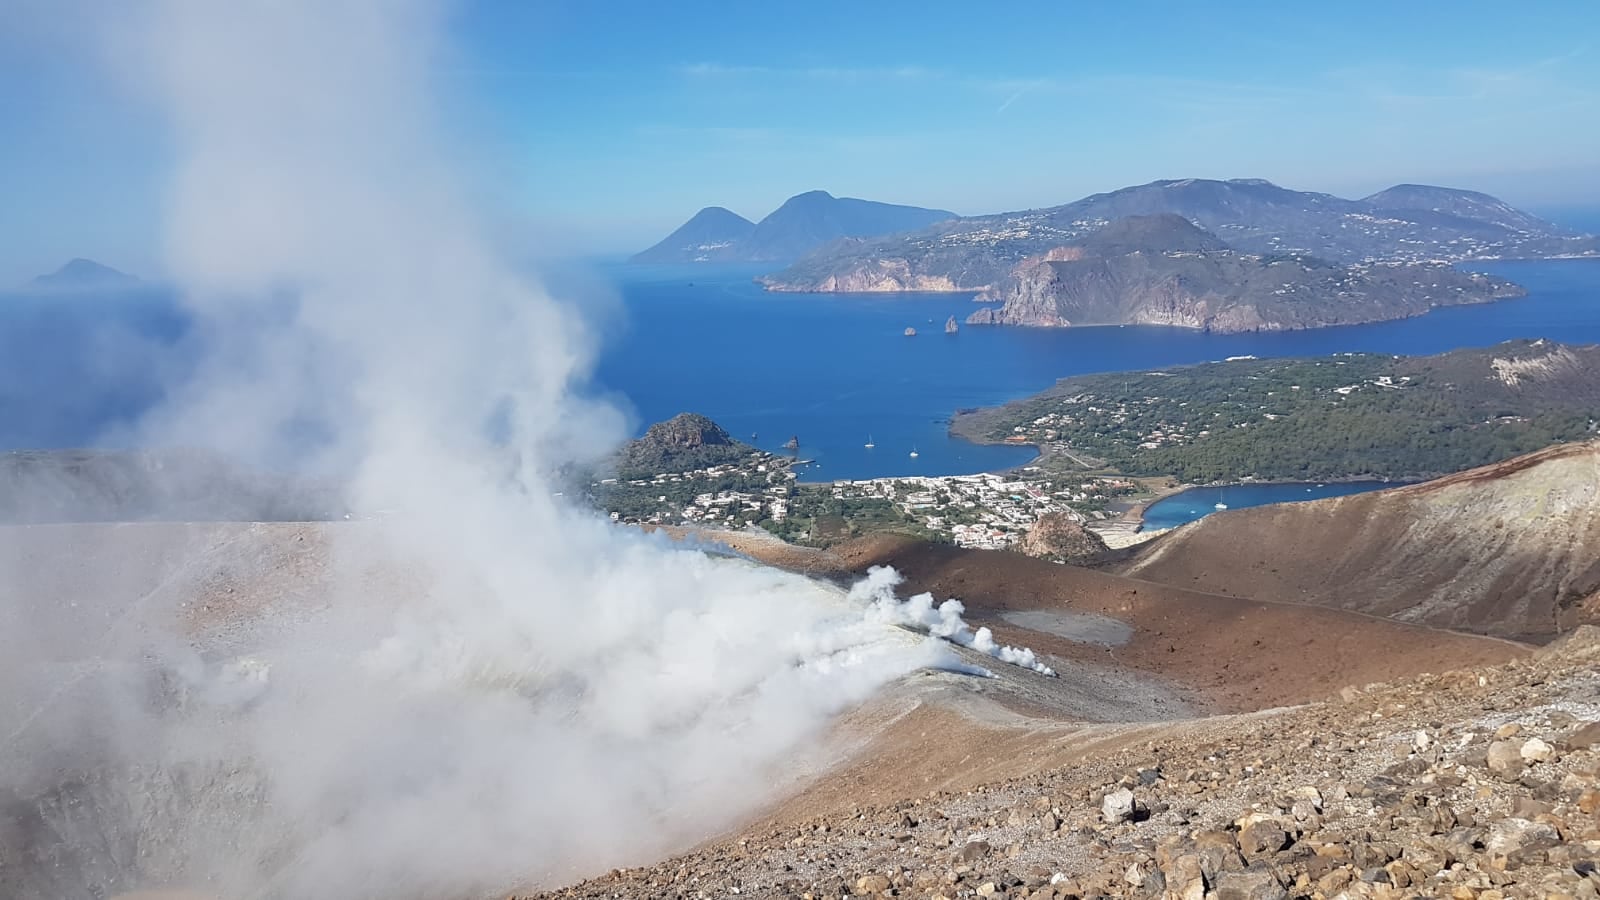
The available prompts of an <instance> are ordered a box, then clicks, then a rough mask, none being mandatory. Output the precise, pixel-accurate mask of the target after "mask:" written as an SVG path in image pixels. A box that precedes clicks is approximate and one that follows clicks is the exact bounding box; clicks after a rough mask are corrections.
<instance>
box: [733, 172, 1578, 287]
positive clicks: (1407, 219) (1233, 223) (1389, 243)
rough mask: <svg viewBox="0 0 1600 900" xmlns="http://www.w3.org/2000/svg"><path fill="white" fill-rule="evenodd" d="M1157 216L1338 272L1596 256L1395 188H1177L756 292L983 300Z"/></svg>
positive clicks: (1114, 196)
mask: <svg viewBox="0 0 1600 900" xmlns="http://www.w3.org/2000/svg"><path fill="white" fill-rule="evenodd" d="M1163 214H1171V215H1177V216H1182V217H1183V218H1185V219H1188V220H1190V221H1191V222H1193V223H1195V224H1196V225H1197V226H1199V227H1200V228H1203V229H1205V230H1208V231H1210V232H1213V233H1214V234H1215V235H1216V236H1217V237H1219V238H1220V239H1221V240H1223V241H1224V242H1226V244H1227V245H1228V246H1229V247H1232V248H1234V249H1235V250H1238V251H1240V252H1244V253H1256V254H1263V255H1279V254H1282V255H1293V256H1315V257H1319V258H1322V259H1327V260H1332V261H1335V262H1341V263H1372V262H1436V263H1442V262H1457V261H1461V260H1468V259H1497V258H1512V257H1529V258H1544V257H1552V256H1578V255H1587V256H1600V238H1597V237H1595V236H1593V235H1574V234H1572V233H1571V232H1569V231H1567V230H1566V229H1563V228H1560V227H1558V226H1556V225H1553V224H1551V223H1549V222H1545V221H1543V220H1541V219H1538V218H1536V217H1534V216H1530V215H1528V214H1527V213H1523V212H1521V211H1519V210H1516V209H1513V208H1512V207H1510V206H1508V205H1506V204H1504V203H1502V202H1500V201H1498V200H1495V199H1494V198H1492V197H1489V196H1487V195H1484V194H1479V193H1476V192H1473V191H1458V190H1454V189H1451V188H1439V187H1425V186H1419V185H1400V186H1397V187H1395V188H1391V189H1389V190H1387V191H1383V192H1380V193H1378V194H1374V195H1372V196H1371V197H1368V198H1365V199H1363V200H1346V199H1343V198H1340V197H1335V196H1332V195H1331V194H1321V193H1312V192H1305V191H1294V190H1289V189H1287V188H1282V187H1279V186H1277V185H1275V184H1272V183H1270V182H1266V181H1262V180H1260V179H1252V178H1245V179H1232V180H1229V181H1212V180H1208V179H1197V178H1189V179H1183V180H1179V181H1154V182H1151V183H1149V184H1144V185H1138V186H1135V187H1127V188H1123V189H1121V190H1118V191H1113V192H1111V193H1108V194H1095V195H1093V196H1089V197H1085V198H1083V199H1082V200H1078V201H1076V202H1073V203H1068V204H1065V205H1063V206H1055V207H1050V208H1046V209H1033V210H1022V211H1018V212H1009V213H1000V214H997V215H988V216H972V217H968V218H962V219H956V220H953V221H947V222H940V223H937V224H935V225H931V226H929V227H926V228H923V229H922V230H920V231H914V232H908V233H905V234H895V235H889V236H887V237H879V238H872V239H865V240H856V241H848V242H843V243H839V244H834V245H830V246H828V247H824V248H822V249H820V250H818V251H816V252H815V253H812V254H811V255H810V256H807V257H806V258H804V259H802V260H799V261H798V262H796V263H795V264H794V265H792V266H790V267H789V268H788V269H786V270H784V271H782V272H778V273H775V274H773V275H769V276H766V277H765V278H763V279H762V282H763V283H764V284H765V285H766V286H767V288H768V289H769V290H779V291H846V290H849V291H855V290H881V291H899V290H950V291H977V290H983V289H985V288H989V287H993V286H994V285H996V284H998V283H999V281H1000V279H1002V278H1003V277H1004V276H1005V275H1006V274H1007V273H1009V272H1010V271H1011V269H1012V268H1013V267H1014V266H1015V265H1016V264H1017V263H1019V262H1022V261H1023V260H1025V259H1028V258H1030V257H1037V256H1041V255H1043V254H1045V253H1046V252H1048V251H1050V250H1052V249H1054V248H1056V247H1060V246H1063V245H1066V244H1069V243H1072V242H1074V241H1076V240H1077V239H1079V238H1082V237H1084V236H1085V235H1088V234H1091V233H1093V232H1095V231H1098V230H1100V229H1101V228H1103V227H1105V226H1106V225H1108V224H1109V223H1111V222H1114V221H1116V220H1118V219H1123V218H1126V217H1128V216H1151V215H1163Z"/></svg>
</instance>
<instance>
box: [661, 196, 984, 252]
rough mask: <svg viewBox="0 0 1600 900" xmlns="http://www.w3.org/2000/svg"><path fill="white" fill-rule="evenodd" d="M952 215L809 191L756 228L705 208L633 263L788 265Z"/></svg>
mask: <svg viewBox="0 0 1600 900" xmlns="http://www.w3.org/2000/svg"><path fill="white" fill-rule="evenodd" d="M955 217H956V214H955V213H953V212H950V211H949V210H944V209H923V208H922V207H919V206H899V205H896V204H893V203H878V202H876V201H872V200H857V199H855V198H853V197H835V196H833V195H832V194H829V193H828V192H826V191H807V192H806V193H804V194H796V195H795V196H793V197H790V198H789V199H788V200H786V201H784V203H783V205H782V206H780V207H778V208H777V209H776V210H773V211H772V213H771V214H769V215H768V216H767V217H766V218H764V219H762V220H761V221H760V222H757V223H754V224H752V223H751V222H750V221H749V220H747V219H744V218H742V217H740V216H737V215H735V214H733V213H731V212H729V211H728V210H726V209H723V208H722V207H719V206H713V207H708V208H706V209H703V210H701V211H700V212H698V213H696V214H695V216H694V218H692V219H690V220H689V221H688V222H686V223H684V224H683V225H682V226H681V227H679V228H678V230H677V231H674V232H673V233H672V234H671V235H669V236H668V237H667V238H666V239H664V240H663V241H661V243H659V244H657V245H655V246H654V247H651V248H650V249H649V250H645V251H644V252H642V253H639V254H638V255H636V256H634V257H633V262H638V263H673V262H769V261H777V260H782V261H788V260H794V259H798V258H799V257H801V256H804V255H805V254H807V253H809V252H811V251H812V250H815V249H817V248H818V247H821V246H823V245H825V244H827V243H829V242H831V241H836V240H839V239H840V238H869V237H876V236H878V235H885V234H893V233H895V232H901V231H913V230H915V229H918V228H925V227H927V226H929V225H931V224H933V223H935V222H939V221H943V220H945V219H953V218H955Z"/></svg>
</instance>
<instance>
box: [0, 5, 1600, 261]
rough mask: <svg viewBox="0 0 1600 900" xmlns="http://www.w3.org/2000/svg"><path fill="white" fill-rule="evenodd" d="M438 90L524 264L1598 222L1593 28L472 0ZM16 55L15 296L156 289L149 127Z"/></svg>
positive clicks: (1271, 8) (1531, 17) (10, 68)
mask: <svg viewBox="0 0 1600 900" xmlns="http://www.w3.org/2000/svg"><path fill="white" fill-rule="evenodd" d="M449 28H450V38H451V52H450V53H449V54H448V55H447V56H446V57H444V58H443V59H441V60H440V62H439V72H438V75H439V81H440V84H441V86H442V89H443V92H442V93H443V96H444V97H446V98H447V100H448V102H449V105H450V109H451V115H452V125H453V127H454V128H455V129H456V132H457V144H458V146H459V149H460V151H461V155H462V157H463V159H464V160H465V161H466V162H467V164H468V167H469V169H470V170H471V171H472V173H473V183H474V186H475V187H476V189H477V190H478V191H479V193H480V194H481V196H482V199H483V200H484V201H485V202H486V203H487V204H488V205H490V206H491V211H492V213H493V215H494V216H495V222H496V223H497V225H498V227H499V228H500V229H501V233H502V235H503V237H504V239H505V240H506V241H508V242H509V243H510V244H512V245H513V246H516V245H519V244H527V245H529V246H536V247H538V248H540V249H541V250H543V251H545V252H552V253H561V252H623V251H628V250H632V249H638V248H639V247H642V246H644V245H647V244H649V243H651V242H653V241H654V240H655V239H656V238H658V237H660V236H661V235H662V234H664V233H665V232H666V231H667V230H670V229H671V228H672V227H674V226H676V225H677V224H678V223H679V222H681V221H682V220H683V219H685V218H687V217H688V216H689V215H690V214H692V213H693V212H694V211H695V210H696V209H698V208H699V207H701V206H705V205H710V204H717V205H723V206H728V207H730V208H732V209H733V210H735V211H736V212H739V213H741V214H743V215H745V216H747V217H749V218H751V219H758V218H760V217H761V216H762V215H765V214H766V213H767V212H769V211H771V209H773V208H774V207H775V206H777V205H778V204H779V203H780V202H781V201H782V200H783V199H784V198H785V197H787V196H789V195H791V194H794V193H798V192H800V191H804V190H809V189H813V188H823V189H826V190H829V191H832V192H833V193H835V194H840V195H850V196H859V197H866V198H870V199H881V200H889V201H894V202H902V203H915V204H920V205H927V206H938V207H944V208H948V209H954V210H956V211H958V212H962V213H979V212H993V211H998V210H1003V209H1014V208H1023V207H1030V206H1047V205H1052V204H1055V203H1061V202H1066V201H1069V200H1072V199H1076V198H1077V197H1079V196H1082V195H1084V194H1087V193H1092V192H1095V191H1101V190H1110V189H1114V188H1116V187H1120V186H1123V185H1126V184H1133V183H1140V182H1145V181H1149V180H1152V179H1155V178H1169V177H1171V178H1175V177H1196V176H1197V177H1242V176H1250V177H1265V178H1270V179H1272V180H1274V181H1277V182H1279V183H1281V184H1284V185H1287V186H1290V187H1296V188H1302V189H1314V190H1326V191H1331V192H1334V193H1338V194H1342V195H1346V196H1352V195H1361V194H1364V193H1368V192H1371V191H1373V190H1377V189H1379V188H1382V187H1385V186H1387V185H1389V184H1392V183H1396V182H1402V181H1425V182H1432V183H1443V184H1450V185H1454V186H1461V187H1471V188H1477V189H1480V190H1487V191H1489V192H1491V193H1495V194H1498V195H1500V196H1502V197H1503V198H1505V199H1507V200H1509V201H1511V202H1513V203H1516V204H1519V205H1523V206H1527V207H1531V208H1534V209H1536V210H1545V211H1552V210H1559V209H1563V208H1580V207H1600V3H1596V2H1595V0H1572V2H1559V0H1546V2H1540V3H1536V4H1525V5H1523V6H1522V7H1520V8H1513V7H1509V6H1507V5H1506V4H1504V3H1479V2H1453V3H1395V2H1392V0H1390V2H1383V3H1364V2H1345V3H1340V4H1317V5H1311V4H1301V3H1295V2H1286V0H1280V2H1277V3H1233V4H1195V3H1176V2H1173V3H1154V2H1151V3H1137V2H1128V3H1117V4H1105V3H1083V2H1065V0H1056V2H1050V3H1009V4H975V3H960V4H953V3H937V2H928V0H923V2H916V3H900V2H841V3H835V2H811V3H807V4H804V5H783V4H774V3H749V2H741V3H733V2H729V3H708V2H693V0H679V2H675V3H662V4H657V3H628V4H619V3H604V2H584V3H577V2H573V3H555V2H544V3H528V2H511V0H505V2H490V0H478V2H471V0H469V2H464V3H461V4H459V5H458V7H457V8H456V10H455V11H454V13H453V14H452V15H451V17H450V19H449ZM42 30H43V29H35V30H32V31H30V29H29V28H27V27H23V28H21V29H11V30H10V31H11V35H10V37H4V36H0V125H3V132H0V133H3V135H4V140H3V141H0V197H3V198H4V204H3V208H4V212H3V213H0V281H4V280H14V279H15V278H20V277H24V276H25V275H27V274H32V273H34V272H37V271H40V270H43V269H47V268H53V267H54V266H56V265H59V263H60V262H61V261H63V260H65V259H66V258H67V257H70V256H76V255H83V256H91V257H95V258H98V259H103V260H104V261H106V262H109V263H111V264H113V265H118V266H120V267H125V268H129V269H132V270H134V271H149V270H152V269H154V268H157V267H158V266H159V263H158V262H157V260H158V259H159V255H160V248H159V242H158V238H157V235H158V234H159V231H160V217H161V208H162V199H161V198H162V195H163V185H164V180H165V178H166V174H167V172H168V171H169V169H170V166H171V162H172V160H171V158H170V148H169V147H168V146H167V144H166V141H165V138H164V136H163V134H162V132H161V128H160V124H159V123H158V122H154V121H151V120H150V119H149V118H148V117H146V116H144V115H143V114H142V113H141V112H140V111H139V110H138V109H137V108H136V107H132V106H130V105H129V104H128V103H127V102H126V98H125V97H124V96H121V95H120V94H119V93H118V89H117V85H116V84H115V79H113V78H109V77H108V76H107V75H106V74H105V71H104V70H103V69H96V68H94V67H93V66H90V65H88V64H87V63H86V62H85V59H84V56H83V55H82V54H72V53H63V52H60V51H61V48H60V47H58V46H53V45H52V42H51V41H50V40H49V39H48V36H46V37H45V38H44V39H41V34H40V32H41V31H42Z"/></svg>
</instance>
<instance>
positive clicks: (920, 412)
mask: <svg viewBox="0 0 1600 900" xmlns="http://www.w3.org/2000/svg"><path fill="white" fill-rule="evenodd" d="M1472 268H1474V269H1479V270H1486V271H1491V272H1494V273H1496V274H1500V275H1504V276H1506V277H1508V278H1511V279H1513V280H1515V281H1517V282H1519V283H1521V284H1523V285H1525V286H1526V287H1527V288H1528V289H1529V291H1530V295H1529V296H1528V297H1526V298H1524V299H1520V300H1511V301H1505V302H1501V303H1495V304H1488V305H1483V306H1475V307H1456V308H1450V309H1444V310H1439V311H1436V312H1433V313H1430V314H1428V315H1426V316H1421V317H1418V318H1415V319H1408V320H1403V321H1398V322H1387V323H1380V324H1374V325H1362V326H1353V327H1344V328H1327V329H1319V330H1314V331H1303V332H1293V333H1275V334H1239V335H1210V334H1201V333H1198V332H1193V331H1186V330H1181V329H1174V328H1159V327H1147V326H1127V327H1107V328H1082V329H1031V328H1000V327H989V328H978V327H973V328H968V327H966V326H964V325H963V326H962V328H961V330H960V332H959V333H958V334H955V335H946V334H945V333H944V331H943V327H944V322H945V320H946V319H947V318H949V317H950V316H952V315H954V316H955V317H956V319H957V321H958V322H959V321H963V320H964V319H965V318H966V316H967V314H969V313H970V312H971V311H972V310H973V309H975V308H977V306H976V304H975V303H974V302H973V300H972V297H971V296H970V295H966V294H909V295H878V294H869V295H850V294H822V295H806V294H774V293H766V292H764V291H762V290H761V289H760V287H759V286H758V285H756V284H755V283H754V282H753V281H752V279H753V278H754V277H755V276H756V275H758V274H760V273H761V272H762V270H763V268H761V267H719V268H705V267H695V266H686V267H673V268H658V267H634V266H627V265H625V264H617V265H612V266H605V267H600V268H598V269H596V268H589V269H586V270H584V272H583V274H582V276H581V277H576V278H575V277H570V275H569V276H563V277H557V278H555V279H554V280H553V281H552V282H551V283H552V285H553V287H554V289H555V290H556V292H557V294H558V296H561V297H563V298H566V299H568V300H569V301H571V302H572V303H573V304H574V306H575V307H577V308H578V310H579V311H580V313H581V314H583V315H584V316H585V317H586V318H588V319H590V320H591V321H593V322H594V323H595V326H596V328H597V329H598V330H599V332H600V333H601V335H602V338H603V341H604V342H603V346H602V349H601V355H600V359H599V363H598V370H597V371H596V373H595V384H594V390H595V391H596V392H597V393H600V394H602V395H604V396H606V397H607V398H608V399H610V400H612V401H613V402H616V403H618V404H620V405H622V406H624V407H625V408H626V409H628V410H629V411H630V413H631V415H632V416H633V421H634V423H635V425H636V430H637V431H640V432H642V431H643V430H644V428H645V427H647V426H648V425H649V424H651V423H652V422H656V421H659V420H661V419H665V418H668V417H670V416H672V415H674V414H676V413H679V412H683V411H686V410H691V411H696V412H700V413H704V414H706V415H708V416H710V417H711V418H713V419H715V420H716V421H718V422H720V423H721V424H722V425H724V426H725V427H726V428H727V429H728V430H729V431H730V432H732V433H733V434H734V436H736V437H738V438H741V439H744V440H749V441H751V442H753V443H755V444H757V445H758V446H761V447H764V448H767V449H770V450H774V451H777V450H780V449H781V446H782V444H783V443H784V442H785V441H787V440H788V439H789V438H790V437H791V436H792V437H797V438H798V439H799V443H800V449H799V455H800V457H802V458H803V459H807V460H812V461H813V463H812V466H811V467H810V468H809V470H808V471H807V472H806V476H805V477H807V478H808V479H811V480H832V479H842V478H870V477H881V476H894V475H907V474H926V475H944V474H958V473H970V472H977V471H984V470H993V469H998V468H1005V467H1008V466H1014V465H1018V464H1023V463H1026V462H1027V461H1028V460H1029V459H1030V458H1031V456H1032V451H1031V450H1030V449H1028V448H1020V447H989V446H976V445H973V444H970V443H967V442H965V441H960V440H956V439H953V438H951V437H950V436H949V435H948V433H947V426H948V423H949V419H950V415H951V414H952V413H953V412H954V411H955V410H957V409H959V408H962V407H972V406H983V405H989V404H994V403H1000V402H1003V401H1006V400H1010V399H1014V398H1017V397H1022V396H1025V395H1027V394H1031V393H1033V392H1036V391H1039V390H1042V389H1044V388H1046V387H1048V386H1049V385H1050V384H1051V383H1052V382H1053V381H1055V379H1057V378H1060V377H1063V376H1067V375H1074V374H1082V373H1089V372H1105V371H1118V370H1143V369H1152V368H1158V367H1166V366H1173V365H1179V364H1186V363H1197V362H1204V361H1208V360H1219V359H1222V358H1224V357H1228V356H1241V355H1254V356H1261V357H1267V356H1291V355H1295V356H1317V355H1326V354H1331V353H1336V352H1343V351H1369V352H1382V353H1396V354H1402V353H1404V354H1419V353H1438V352H1442V351H1445V350H1450V349H1454V348H1457V347H1463V346H1487V345H1491V344H1495V343H1498V342H1500V341H1503V340H1507V339H1509V338H1517V337H1526V338H1535V337H1548V338H1554V339H1558V340H1562V341H1568V342H1577V343H1597V342H1600V260H1558V261H1546V262H1500V263H1480V264H1474V265H1473V266H1472ZM89 323H92V324H93V327H90V324H89ZM907 327H913V328H915V329H916V330H917V332H918V333H917V335H916V336H915V337H906V336H904V331H905V329H906V328H907ZM192 332H193V329H191V328H189V327H188V325H187V324H186V323H185V322H184V320H183V317H182V316H181V315H179V314H177V313H176V312H175V311H174V310H173V309H172V308H171V303H170V300H168V299H164V298H163V296H162V295H161V293H160V292H158V291H151V292H145V293H143V294H140V295H137V296H132V297H119V298H115V300H108V301H104V302H102V301H95V300H92V299H87V298H82V297H29V296H25V295H16V294H13V295H9V296H0V446H3V447H53V446H84V445H90V444H95V443H99V442H101V441H103V440H104V439H105V435H106V434H107V433H108V428H109V427H110V426H114V425H115V424H116V423H118V422H126V421H128V420H131V419H133V418H135V417H137V416H138V415H139V414H140V412H141V411H142V410H143V409H145V408H146V407H147V406H148V405H149V404H150V403H152V402H155V401H156V400H157V399H158V398H159V397H160V393H161V385H162V384H163V383H170V382H172V381H174V380H179V379H181V378H182V377H183V375H184V373H185V371H186V369H187V366H188V360H189V359H191V358H192V356H193V354H194V352H195V351H196V348H197V345H198V343H199V342H200V341H202V340H203V335H200V334H196V333H192ZM869 441H870V442H871V443H873V444H875V445H876V446H875V447H874V448H872V449H868V448H866V447H865V446H864V445H865V444H867V443H868V442H869ZM913 450H915V451H916V452H917V454H918V455H917V457H915V458H913V457H912V456H911V455H910V454H911V452H912V451H913Z"/></svg>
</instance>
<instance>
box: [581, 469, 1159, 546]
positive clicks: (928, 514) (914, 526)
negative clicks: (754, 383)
mask: <svg viewBox="0 0 1600 900" xmlns="http://www.w3.org/2000/svg"><path fill="white" fill-rule="evenodd" d="M797 464H803V461H801V460H798V459H796V458H794V457H787V456H778V455H775V454H770V453H765V452H762V451H752V452H750V453H749V454H748V455H746V456H745V457H744V458H742V459H739V460H737V461H734V462H727V463H721V464H718V465H713V466H706V467H703V468H698V469H692V470H689V471H684V472H661V473H656V474H654V475H651V476H649V477H635V478H626V479H624V478H604V479H600V480H598V481H595V482H593V483H592V484H591V485H590V486H589V487H590V492H591V494H592V495H593V496H594V497H595V499H596V501H597V502H598V503H599V504H600V505H601V506H602V507H603V508H605V509H606V510H607V512H608V513H609V515H610V517H611V518H612V519H613V520H614V521H618V522H625V523H630V524H635V523H636V524H645V525H702V526H712V527H735V528H737V527H745V526H750V525H755V526H759V527H762V528H765V529H766V530H768V531H770V532H772V533H774V534H776V535H778V536H779V537H783V538H785V539H786V540H794V541H800V542H805V543H826V542H828V540H830V539H831V538H836V537H844V536H848V535H850V534H855V533H861V532H862V531H871V530H908V531H911V532H912V533H916V534H919V535H921V536H923V537H927V538H931V539H934V540H942V541H948V542H950V543H954V544H956V545H957V546H961V547H971V548H982V549H1005V548H1009V547H1013V546H1014V545H1016V544H1017V543H1018V542H1019V541H1020V540H1021V539H1022V538H1023V536H1024V535H1026V534H1027V533H1028V531H1029V530H1031V529H1032V528H1033V527H1034V525H1035V524H1036V523H1037V522H1039V520H1040V519H1042V518H1044V517H1046V516H1056V517H1061V518H1064V519H1066V520H1069V521H1072V522H1075V523H1077V524H1080V525H1090V526H1102V527H1106V528H1108V530H1112V531H1116V530H1119V529H1118V528H1113V527H1111V523H1112V521H1113V520H1114V519H1116V518H1117V515H1118V513H1119V512H1120V511H1121V510H1120V509H1119V505H1120V506H1126V505H1128V501H1129V498H1131V497H1133V496H1134V495H1135V494H1137V493H1139V492H1140V490H1141V488H1140V485H1139V484H1138V483H1137V482H1135V481H1133V480H1130V479H1124V478H1117V477H1105V476H1084V475H1073V476H1062V475H1060V474H1058V473H1052V472H1051V471H1048V470H1046V469H1045V468H1042V467H1040V466H1027V467H1024V468H1022V469H1019V470H1016V471H1013V472H1006V473H995V472H983V473H978V474H973V475H947V476H902V477H895V478H873V479H863V480H850V481H836V482H831V483H820V484H808V483H803V482H801V481H800V480H799V478H798V473H797V471H796V469H797ZM1120 530H1130V529H1127V528H1126V527H1124V528H1122V529H1120Z"/></svg>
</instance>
